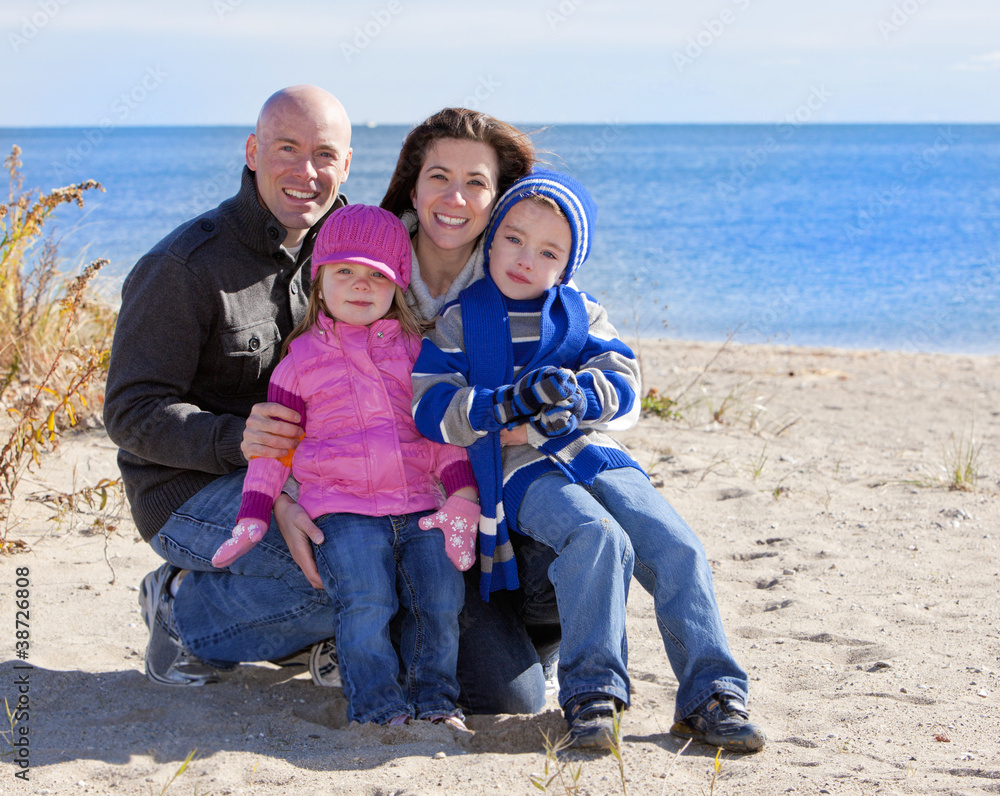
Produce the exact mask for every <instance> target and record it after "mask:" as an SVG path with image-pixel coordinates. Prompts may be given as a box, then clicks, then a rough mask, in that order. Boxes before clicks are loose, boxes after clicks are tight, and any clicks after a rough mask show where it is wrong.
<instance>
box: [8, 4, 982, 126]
mask: <svg viewBox="0 0 1000 796" xmlns="http://www.w3.org/2000/svg"><path fill="white" fill-rule="evenodd" d="M0 30H2V32H3V40H2V41H0V74H3V75H4V77H5V80H4V94H5V97H4V100H5V101H4V103H3V111H2V113H0V126H5V127H11V126H14V127H18V126H36V125H43V126H47V125H58V126H64V125H68V126H80V127H88V126H96V125H100V124H101V123H102V122H110V123H113V124H115V125H152V124H156V125H160V124H246V123H249V122H252V120H253V119H254V118H255V116H256V112H257V109H258V108H259V106H260V104H261V102H262V101H263V99H264V98H265V97H266V96H267V95H268V94H270V93H271V92H272V91H274V90H275V89H277V88H280V87H282V86H284V85H290V84H294V83H304V82H308V83H316V84H318V85H321V86H323V87H325V88H328V89H329V90H331V91H332V92H333V93H335V94H336V95H337V96H338V97H340V99H341V100H342V101H343V102H344V105H345V106H346V107H347V109H348V112H349V114H350V116H351V118H352V120H353V121H354V122H355V123H356V124H358V123H365V122H367V121H375V122H380V123H405V124H412V123H414V122H417V121H419V120H421V119H422V118H424V117H426V116H427V115H428V114H430V113H432V112H433V111H435V110H437V109H438V108H441V107H443V106H446V105H457V104H463V105H472V106H475V107H478V108H480V109H481V110H484V111H486V112H488V113H491V114H493V115H496V116H499V117H501V118H504V119H507V120H510V121H512V122H608V121H615V122H620V123H630V122H768V123H773V122H777V121H780V120H782V119H785V118H787V117H788V115H789V114H792V115H795V114H798V116H799V118H800V119H802V120H803V121H812V122H858V121H860V122H940V121H948V122H998V121H1000V5H998V4H997V2H996V0H947V2H946V0H839V1H838V2H837V3H831V2H822V3H817V2H810V1H809V0H714V1H713V2H679V1H678V0H655V2H653V1H649V2H646V1H642V2H610V0H548V2H526V1H525V0H505V2H503V3H489V4H487V3H474V2H468V1H467V2H457V0H448V1H445V0H377V2H354V3H334V2H330V0H319V1H316V2H314V1H313V0H298V1H297V2H284V3H274V2H264V0H170V1H169V2H168V1H167V0H5V1H4V3H3V5H2V7H0Z"/></svg>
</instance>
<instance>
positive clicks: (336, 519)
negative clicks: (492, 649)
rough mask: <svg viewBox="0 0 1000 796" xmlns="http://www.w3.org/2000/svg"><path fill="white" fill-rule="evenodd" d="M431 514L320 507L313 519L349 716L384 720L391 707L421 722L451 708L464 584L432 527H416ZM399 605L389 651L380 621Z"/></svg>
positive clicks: (386, 630)
mask: <svg viewBox="0 0 1000 796" xmlns="http://www.w3.org/2000/svg"><path fill="white" fill-rule="evenodd" d="M430 513H431V512H429V511H427V512H420V513H417V514H406V515H403V516H389V517H368V516H365V515H362V514H326V515H324V516H322V517H319V518H318V519H317V521H316V524H317V525H318V526H319V528H320V530H322V531H323V536H324V537H325V539H324V541H323V544H321V545H313V549H314V551H315V553H316V566H317V567H318V568H319V574H320V577H321V578H322V579H323V586H324V587H325V589H326V592H327V594H328V595H330V598H331V599H332V601H333V609H334V631H335V632H334V636H335V637H336V640H337V658H338V661H339V663H340V677H341V680H342V682H343V684H344V696H346V697H347V704H348V710H347V716H348V718H349V719H350V720H351V721H358V722H362V723H364V722H375V723H376V724H384V723H386V722H387V721H388V720H389V719H391V718H392V717H393V716H398V715H400V714H404V715H409V716H414V715H415V716H416V718H418V719H422V718H428V717H429V716H431V715H433V714H440V713H453V712H454V711H455V703H456V701H457V700H458V682H457V681H456V679H455V666H456V663H457V659H458V612H459V611H461V610H462V602H463V599H464V597H465V586H464V582H463V580H462V575H461V573H460V572H459V571H458V570H457V569H455V567H454V566H453V565H452V563H451V561H449V560H448V557H447V555H445V551H444V537H443V535H442V533H441V531H440V530H438V529H437V528H432V529H431V530H429V531H424V530H421V529H420V527H419V526H418V525H417V520H418V519H420V518H421V517H424V516H426V515H427V514H430ZM400 608H402V609H403V611H402V626H401V637H400V645H399V647H400V649H399V657H397V654H396V650H395V648H394V647H393V644H392V641H391V639H390V637H389V623H390V622H391V621H392V619H393V617H394V616H395V615H396V612H397V611H398V610H399V609H400ZM400 659H402V663H403V666H404V670H405V675H404V677H403V678H402V686H401V685H400V681H401V678H400V677H399V660H400Z"/></svg>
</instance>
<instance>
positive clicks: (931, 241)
mask: <svg viewBox="0 0 1000 796" xmlns="http://www.w3.org/2000/svg"><path fill="white" fill-rule="evenodd" d="M522 128H523V129H527V130H531V131H532V132H533V136H534V139H535V141H536V144H537V145H538V147H539V148H540V149H542V150H544V152H545V153H546V154H545V155H544V157H545V159H546V160H547V161H548V162H549V163H550V165H553V166H554V167H557V168H561V169H564V170H566V171H570V172H572V173H573V174H575V175H576V176H577V177H578V178H579V179H580V180H582V181H583V183H584V184H585V185H586V186H587V187H588V188H589V189H590V190H591V191H592V193H593V194H594V196H595V198H596V200H597V203H598V207H599V211H598V220H597V232H596V237H595V243H594V248H593V250H592V254H591V257H590V260H589V261H588V262H587V263H586V264H585V265H584V267H583V269H582V270H581V272H580V274H579V277H578V280H577V281H578V283H579V285H580V286H581V287H582V288H584V289H585V290H587V291H588V292H590V293H592V294H594V295H595V296H597V297H598V298H599V299H600V300H601V301H602V302H603V303H604V304H605V306H607V308H608V311H609V313H610V314H611V317H612V319H613V321H614V322H615V323H616V324H617V325H618V327H619V330H620V331H621V332H623V333H625V334H631V333H635V332H638V333H640V334H643V335H647V336H661V337H677V338H685V339H701V340H721V339H724V338H725V337H726V336H727V334H729V333H734V334H735V339H736V340H738V341H741V342H777V343H790V344H797V345H823V346H838V347H845V348H882V349H906V350H919V351H946V352H956V353H1000V126H998V125H947V124H941V125H803V126H797V127H796V126H792V125H788V124H782V125H619V124H614V123H609V124H606V125H570V126H544V125H532V124H525V125H522ZM248 132H249V129H248V128H242V127H203V128H112V129H108V130H104V131H102V130H100V129H98V128H92V129H75V128H45V129H15V128H0V149H2V150H3V151H4V152H5V154H6V153H9V151H10V147H11V145H12V144H18V145H19V146H20V147H21V148H22V150H23V153H22V160H23V162H24V168H23V172H24V178H25V186H26V187H38V188H43V189H50V188H54V187H58V186H61V185H66V184H68V183H71V182H79V181H81V180H84V179H88V178H94V179H97V180H99V181H100V182H101V183H102V184H103V186H104V188H105V190H106V193H103V194H97V193H92V194H90V195H88V197H87V200H86V205H85V208H84V209H83V210H82V211H81V210H79V209H77V208H75V207H73V208H62V209H60V211H59V213H58V216H57V225H56V234H57V236H59V237H60V238H61V239H62V243H61V247H60V251H61V253H62V254H63V255H64V256H65V257H66V259H67V267H73V266H74V265H76V264H78V263H80V262H82V261H84V260H86V261H89V260H90V259H94V258H97V257H107V258H108V259H109V260H110V261H111V263H110V266H109V267H108V268H107V269H106V271H105V272H104V275H103V277H102V279H103V284H104V287H105V288H106V289H107V290H108V291H109V292H114V291H116V290H117V287H118V285H119V284H120V281H121V279H122V278H123V277H124V275H125V274H126V273H127V272H128V270H129V269H130V268H131V267H132V265H133V264H134V262H135V261H136V259H137V258H138V257H139V256H140V255H141V254H142V253H143V252H145V251H146V250H147V249H148V248H149V247H150V246H151V245H152V244H154V243H155V242H156V241H157V240H159V239H160V238H161V237H162V236H163V235H165V234H166V233H167V232H169V231H170V230H171V229H172V228H173V227H175V226H176V225H177V224H179V223H181V222H182V221H184V220H185V219H187V218H190V217H192V216H194V215H196V214H197V213H199V212H201V211H203V210H205V209H208V208H210V207H213V206H214V205H216V204H217V203H218V202H219V201H220V200H222V199H224V198H226V197H228V196H230V195H232V194H233V193H234V192H235V190H236V187H237V186H238V182H239V175H240V170H241V168H242V163H243V145H244V142H245V140H246V135H247V133H248ZM405 134H406V128H405V127H399V126H385V127H375V128H366V127H359V128H357V129H356V130H355V131H354V140H353V145H354V160H353V164H352V168H351V174H350V178H349V180H348V182H347V183H346V185H345V186H344V193H345V194H346V195H347V196H348V198H349V199H350V201H352V202H367V203H378V201H379V200H380V199H381V197H382V193H383V191H384V190H385V187H386V185H387V183H388V179H389V175H390V174H391V172H392V169H393V166H394V165H395V161H396V157H397V155H398V152H399V147H400V144H401V142H402V140H403V138H404V136H405Z"/></svg>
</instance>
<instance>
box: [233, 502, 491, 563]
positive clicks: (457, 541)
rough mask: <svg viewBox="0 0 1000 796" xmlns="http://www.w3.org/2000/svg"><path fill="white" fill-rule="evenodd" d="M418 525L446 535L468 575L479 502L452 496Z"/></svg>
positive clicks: (447, 544)
mask: <svg viewBox="0 0 1000 796" xmlns="http://www.w3.org/2000/svg"><path fill="white" fill-rule="evenodd" d="M419 525H420V527H421V528H422V529H423V530H425V531H429V530H430V529H431V528H440V529H441V530H442V531H443V532H444V551H445V553H447V555H448V560H449V561H451V563H452V564H454V565H455V568H456V569H457V570H459V572H465V570H467V569H468V568H469V567H471V566H472V565H473V564H474V563H475V561H476V531H478V530H479V504H478V503H473V502H472V501H471V500H466V499H465V498H460V497H458V495H452V496H451V497H450V498H448V499H447V500H446V501H445V502H444V505H443V506H442V507H441V508H440V509H438V510H437V511H436V512H434V514H429V515H428V516H426V517H424V518H423V519H421V520H420V522H419ZM227 544H228V542H227Z"/></svg>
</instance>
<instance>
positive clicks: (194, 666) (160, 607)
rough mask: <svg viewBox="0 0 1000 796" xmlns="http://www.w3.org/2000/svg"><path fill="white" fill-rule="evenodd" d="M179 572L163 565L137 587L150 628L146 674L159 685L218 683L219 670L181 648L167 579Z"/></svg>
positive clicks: (147, 625)
mask: <svg viewBox="0 0 1000 796" xmlns="http://www.w3.org/2000/svg"><path fill="white" fill-rule="evenodd" d="M178 572H180V570H179V569H178V568H177V567H175V566H172V565H171V564H164V565H163V566H161V567H160V568H159V569H156V570H153V571H152V572H150V573H149V574H148V575H146V577H144V578H143V579H142V585H141V586H140V587H139V607H140V608H141V609H142V621H143V622H145V623H146V627H148V628H149V645H148V646H147V647H146V677H147V678H149V679H150V680H152V681H153V682H154V683H160V684H161V685H208V684H209V683H217V682H219V673H218V672H217V671H216V670H215V669H213V668H212V667H211V666H207V665H205V664H204V663H202V662H201V661H199V660H198V659H197V658H195V657H194V656H193V655H192V654H191V653H190V652H188V651H187V650H186V649H185V648H184V645H183V644H182V643H181V640H180V637H179V636H178V634H177V629H176V627H175V626H174V621H173V608H174V600H173V597H171V596H170V581H171V580H172V579H173V577H174V575H176V574H177V573H178Z"/></svg>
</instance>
